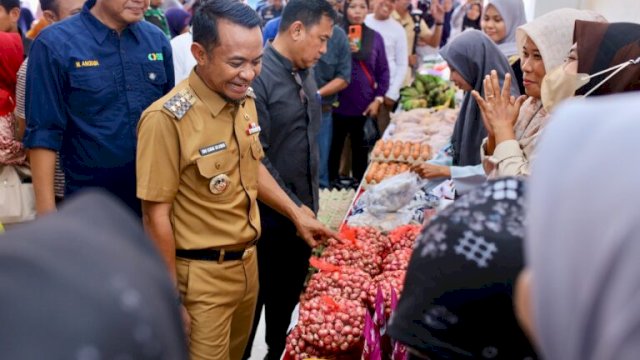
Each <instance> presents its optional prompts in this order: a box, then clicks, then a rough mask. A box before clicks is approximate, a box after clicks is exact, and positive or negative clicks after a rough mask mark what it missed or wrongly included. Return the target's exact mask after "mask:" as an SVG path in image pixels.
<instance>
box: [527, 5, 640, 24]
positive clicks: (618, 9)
mask: <svg viewBox="0 0 640 360" xmlns="http://www.w3.org/2000/svg"><path fill="white" fill-rule="evenodd" d="M525 3H526V0H525ZM563 7H570V8H575V9H589V10H595V11H597V12H599V13H601V14H602V15H604V17H606V18H607V20H609V21H610V22H617V21H626V22H636V23H640V1H639V0H535V15H536V16H539V15H542V14H545V13H547V12H549V11H551V10H555V9H560V8H563Z"/></svg>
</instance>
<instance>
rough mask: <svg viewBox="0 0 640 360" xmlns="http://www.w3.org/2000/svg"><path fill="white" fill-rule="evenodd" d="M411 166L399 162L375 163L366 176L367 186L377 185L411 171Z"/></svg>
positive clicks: (372, 163)
mask: <svg viewBox="0 0 640 360" xmlns="http://www.w3.org/2000/svg"><path fill="white" fill-rule="evenodd" d="M410 168H411V164H409V163H407V162H398V161H373V162H371V164H370V165H369V168H368V169H367V173H366V174H365V175H364V181H365V184H366V185H375V184H379V183H380V182H382V180H384V179H386V178H390V177H392V176H395V175H398V174H401V173H403V172H407V171H409V170H410Z"/></svg>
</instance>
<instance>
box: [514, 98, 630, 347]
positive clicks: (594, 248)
mask: <svg viewBox="0 0 640 360" xmlns="http://www.w3.org/2000/svg"><path fill="white" fill-rule="evenodd" d="M639 103H640V93H637V92H635V93H627V94H624V95H614V96H606V97H600V98H587V99H584V100H578V99H573V100H568V101H567V102H566V104H563V105H562V106H561V107H559V108H558V109H557V111H556V112H555V113H554V119H553V121H552V122H550V123H549V126H548V127H547V128H546V129H545V134H544V136H543V137H542V140H541V142H540V144H539V147H538V156H537V158H536V160H535V162H534V164H533V167H534V171H533V172H532V176H531V180H530V181H531V183H530V187H529V194H530V196H529V197H528V200H527V203H528V208H529V217H528V221H529V227H528V229H527V236H526V240H525V250H526V262H527V266H528V267H529V269H530V270H531V273H532V280H531V282H532V288H531V296H532V298H531V304H532V305H533V314H534V318H533V319H534V321H533V323H534V328H535V333H536V335H537V336H536V339H537V342H538V344H539V346H540V351H541V355H544V357H545V358H546V359H562V360H605V359H607V360H608V359H616V360H636V359H638V354H640V301H639V298H638V294H639V292H638V290H639V289H640V277H639V276H638V274H639V273H640V262H639V261H638V259H640V241H638V240H639V239H640V227H639V226H638V224H640V209H639V208H638V201H637V199H638V198H639V197H640V187H638V184H639V183H640V167H638V166H636V164H635V162H634V160H633V158H634V154H637V153H638V152H640V142H638V139H637V137H638V135H637V134H638V133H640V122H638V119H639V118H640V110H639V108H638V104H639ZM603 119H606V120H607V121H602V120H603ZM594 164H598V171H597V173H595V172H594Z"/></svg>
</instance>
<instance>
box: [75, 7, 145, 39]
mask: <svg viewBox="0 0 640 360" xmlns="http://www.w3.org/2000/svg"><path fill="white" fill-rule="evenodd" d="M95 4H96V0H87V2H86V3H85V4H84V7H83V8H82V13H81V14H82V19H83V21H84V23H85V25H86V26H87V27H88V28H89V31H90V32H91V34H92V35H93V37H94V38H95V39H96V41H97V42H98V43H99V44H102V43H104V41H105V39H106V38H107V36H108V35H109V33H110V32H112V31H114V30H113V29H110V28H108V27H107V26H106V25H105V24H103V23H102V22H101V21H100V20H98V18H96V17H95V16H93V14H92V13H91V8H92V7H93V6H94V5H95ZM127 30H129V31H131V33H132V34H133V37H134V38H135V39H136V41H138V42H140V36H141V34H140V29H139V24H138V23H134V24H130V25H129V26H127V27H126V28H125V29H124V30H123V32H122V33H123V34H124V33H125V32H126V31H127Z"/></svg>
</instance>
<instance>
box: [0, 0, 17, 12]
mask: <svg viewBox="0 0 640 360" xmlns="http://www.w3.org/2000/svg"><path fill="white" fill-rule="evenodd" d="M0 6H2V7H3V8H4V10H5V11H6V12H9V11H11V10H13V9H15V8H18V9H20V0H0Z"/></svg>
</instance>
